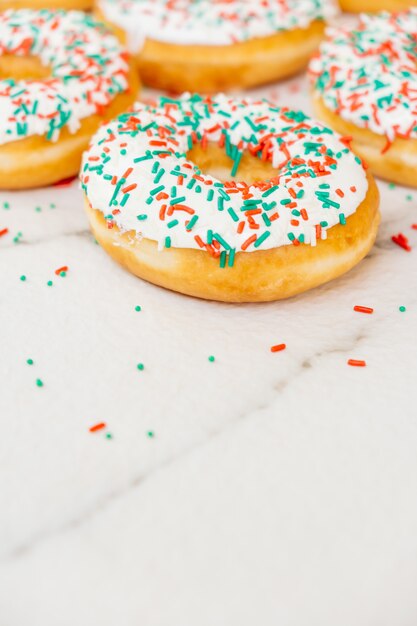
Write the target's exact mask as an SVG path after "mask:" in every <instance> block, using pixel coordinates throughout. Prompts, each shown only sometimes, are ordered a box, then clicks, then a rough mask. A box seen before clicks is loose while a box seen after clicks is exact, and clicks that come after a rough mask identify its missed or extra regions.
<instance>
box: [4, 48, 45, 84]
mask: <svg viewBox="0 0 417 626" xmlns="http://www.w3.org/2000/svg"><path fill="white" fill-rule="evenodd" d="M50 76H51V68H50V67H49V66H48V65H42V63H41V61H40V59H39V58H38V57H35V56H17V55H13V54H4V55H2V56H0V80H5V79H13V80H43V79H45V78H49V77H50Z"/></svg>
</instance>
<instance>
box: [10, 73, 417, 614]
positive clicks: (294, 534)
mask: <svg viewBox="0 0 417 626" xmlns="http://www.w3.org/2000/svg"><path fill="white" fill-rule="evenodd" d="M300 89H301V91H300ZM304 90H305V84H304V82H303V81H302V80H301V81H300V80H298V79H297V80H296V81H290V82H288V83H287V84H284V85H283V86H282V87H280V88H278V89H274V90H272V92H273V93H272V95H273V96H277V97H278V101H279V102H280V103H282V104H285V103H288V104H289V105H290V106H298V105H304V104H306V102H305V100H306V98H305V95H302V93H304ZM306 106H307V105H306ZM381 191H382V214H383V224H382V227H381V230H380V234H379V237H378V241H377V244H376V246H375V248H374V250H373V251H372V253H371V254H370V255H369V257H368V258H367V259H366V260H365V261H364V262H363V263H361V264H360V265H359V266H358V267H357V268H356V269H354V270H353V271H352V272H350V273H349V274H348V275H346V276H345V277H343V278H341V279H340V280H337V281H336V282H334V283H331V284H329V285H326V286H324V287H322V288H319V289H316V290H314V291H312V292H310V293H307V294H304V295H302V296H300V297H298V298H294V299H292V300H289V301H286V302H280V303H273V304H266V305H248V306H237V305H236V306H235V305H232V306H230V305H223V304H214V303H208V302H203V301H198V300H193V299H190V298H187V297H182V296H180V295H176V294H173V293H169V292H166V291H163V290H161V289H159V288H157V287H154V286H152V285H148V284H146V283H144V282H141V281H140V280H138V279H136V278H134V277H132V276H131V275H129V274H128V273H127V272H125V271H123V270H122V269H120V268H119V267H117V266H116V265H115V264H113V262H112V261H111V260H110V259H109V258H108V257H107V256H106V255H105V254H104V252H103V251H102V250H101V249H100V248H99V247H98V246H97V245H95V243H94V242H93V239H92V237H91V235H90V234H89V231H88V228H87V223H86V218H85V216H84V214H83V211H82V209H81V199H80V192H79V191H78V189H77V185H76V184H73V185H72V186H70V187H67V188H51V189H47V190H42V191H31V192H26V193H10V192H9V193H1V195H0V230H2V228H5V227H7V228H9V231H10V232H9V233H8V234H7V235H4V236H3V237H1V238H0V284H1V290H0V418H1V437H0V497H1V499H0V506H1V515H0V590H1V591H0V623H1V625H2V626H23V625H27V624H30V626H74V625H75V624H77V626H96V625H100V626H122V625H123V626H253V625H255V624H256V625H258V624H259V625H262V626H278V625H279V626H352V625H355V626H392V625H393V624H395V625H396V626H414V625H415V624H416V622H417V595H416V593H415V586H416V581H417V533H416V527H417V499H416V492H417V452H416V450H417V423H416V406H417V385H416V366H417V352H416V322H417V294H416V274H417V257H416V254H417V231H413V230H412V229H411V224H412V223H413V222H417V210H416V209H417V193H416V192H413V191H410V190H406V189H404V188H400V187H396V188H395V189H390V188H388V186H387V185H383V184H381ZM409 196H411V199H407V197H409ZM3 202H8V203H9V204H10V208H9V209H5V208H3ZM51 202H52V203H54V204H55V205H56V207H55V208H50V206H49V205H50V203H51ZM36 207H40V208H41V211H37V210H35V209H36ZM19 231H20V232H21V233H23V234H22V236H21V238H20V243H14V242H13V238H14V237H15V236H16V234H17V233H18V232H19ZM399 231H402V232H403V233H404V234H406V235H407V236H409V238H410V243H411V244H412V245H414V247H415V249H416V250H413V251H412V252H405V251H404V250H402V249H401V248H399V247H397V246H396V245H394V244H393V243H392V242H391V235H393V234H397V233H398V232H399ZM63 265H68V266H69V272H68V274H67V276H66V277H65V278H61V277H57V276H55V275H54V270H55V269H56V268H58V267H60V266H63ZM23 274H24V275H26V276H27V280H26V281H25V282H22V281H21V280H20V276H21V275H23ZM49 279H52V280H53V282H54V285H53V286H52V287H48V286H47V281H48V280H49ZM355 304H361V305H366V306H372V307H374V308H375V312H374V314H373V315H363V314H359V313H355V312H353V310H352V307H353V306H354V305H355ZM136 305H140V306H141V307H142V310H141V311H140V312H136V311H135V306H136ZM400 305H404V306H405V307H406V309H407V310H406V312H404V313H401V312H400V311H399V306H400ZM280 342H285V343H286V344H287V350H286V351H284V352H280V353H277V354H271V352H270V346H271V345H272V344H275V343H280ZM209 355H214V356H215V357H216V360H215V362H214V363H211V362H209V361H208V356H209ZM28 358H32V359H33V360H34V365H32V366H30V365H28V364H27V363H26V360H27V359H28ZM349 358H358V359H366V361H367V367H366V368H351V367H349V366H348V365H347V364H346V361H347V359H349ZM139 362H142V363H144V365H145V369H144V370H143V371H138V370H137V368H136V365H137V363H139ZM37 378H40V379H42V381H43V382H44V386H43V387H42V388H39V387H37V386H36V382H35V381H36V379H37ZM100 421H104V422H106V423H107V431H106V432H109V433H111V434H112V435H113V438H112V439H107V438H106V437H105V434H104V432H103V431H101V432H97V433H95V434H91V433H90V432H89V427H90V426H91V425H92V424H94V423H96V422H100ZM148 431H153V432H154V434H155V435H154V437H153V438H150V437H149V436H148Z"/></svg>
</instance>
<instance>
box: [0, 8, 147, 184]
mask: <svg viewBox="0 0 417 626" xmlns="http://www.w3.org/2000/svg"><path fill="white" fill-rule="evenodd" d="M10 77H12V78H10ZM137 90H138V80H137V76H136V71H135V69H134V68H133V66H131V65H130V64H129V60H128V57H127V53H126V52H124V51H123V49H122V48H121V46H120V44H119V42H118V41H117V39H116V38H115V36H114V35H112V34H111V33H109V32H108V31H107V30H105V29H104V27H103V26H102V25H99V24H98V23H97V22H96V21H95V20H94V19H93V18H92V17H89V16H87V15H85V14H84V13H82V12H78V11H71V12H68V13H66V12H63V11H46V10H43V11H32V10H21V11H6V12H5V13H2V14H0V188H2V189H5V188H7V189H23V188H27V187H37V186H43V185H48V184H51V183H53V182H56V181H58V180H62V179H63V178H68V177H70V176H75V175H76V174H77V173H78V171H79V167H80V163H81V156H82V153H83V151H84V150H85V149H86V148H87V146H88V143H89V140H90V138H91V136H92V135H93V134H94V132H95V131H96V130H97V128H98V127H99V125H100V124H101V123H102V122H103V121H107V120H108V119H111V118H112V117H114V116H116V115H118V114H119V113H121V112H122V111H125V110H126V109H127V108H128V107H129V106H130V105H131V104H132V103H133V101H134V100H135V98H136V95H137Z"/></svg>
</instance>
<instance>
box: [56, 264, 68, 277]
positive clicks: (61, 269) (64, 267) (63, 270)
mask: <svg viewBox="0 0 417 626" xmlns="http://www.w3.org/2000/svg"><path fill="white" fill-rule="evenodd" d="M61 272H68V266H67V265H63V266H62V267H59V268H58V269H57V270H55V274H56V275H57V276H59V275H60V273H61Z"/></svg>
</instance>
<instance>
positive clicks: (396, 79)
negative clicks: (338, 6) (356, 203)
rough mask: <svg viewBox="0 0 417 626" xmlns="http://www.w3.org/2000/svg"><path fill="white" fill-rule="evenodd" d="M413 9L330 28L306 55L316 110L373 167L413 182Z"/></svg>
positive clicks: (416, 163) (416, 63)
mask: <svg viewBox="0 0 417 626" xmlns="http://www.w3.org/2000/svg"><path fill="white" fill-rule="evenodd" d="M416 34H417V9H410V10H409V11H406V12H404V13H396V14H389V13H379V14H377V15H361V17H360V22H359V25H358V27H357V28H355V29H354V30H352V29H351V28H347V27H346V28H344V27H341V28H336V29H335V28H332V29H329V31H328V37H327V39H326V40H325V41H324V42H323V43H322V45H321V46H320V52H319V54H318V55H317V56H316V57H314V58H313V59H312V61H311V63H310V75H311V78H312V84H313V91H314V105H315V110H316V113H317V115H318V116H319V117H320V118H322V119H323V120H324V121H325V122H326V123H328V124H329V125H330V126H332V127H333V128H334V129H335V130H337V131H339V132H341V133H343V134H345V135H351V136H352V137H353V143H352V147H353V149H354V150H355V151H356V152H357V153H358V154H360V155H361V156H363V158H364V159H365V160H367V161H368V163H369V165H370V167H371V169H373V171H374V173H375V174H377V175H379V176H382V177H383V178H386V179H388V180H393V181H395V182H399V183H404V184H408V185H413V186H417V179H416V175H415V172H416V167H417V47H416Z"/></svg>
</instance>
